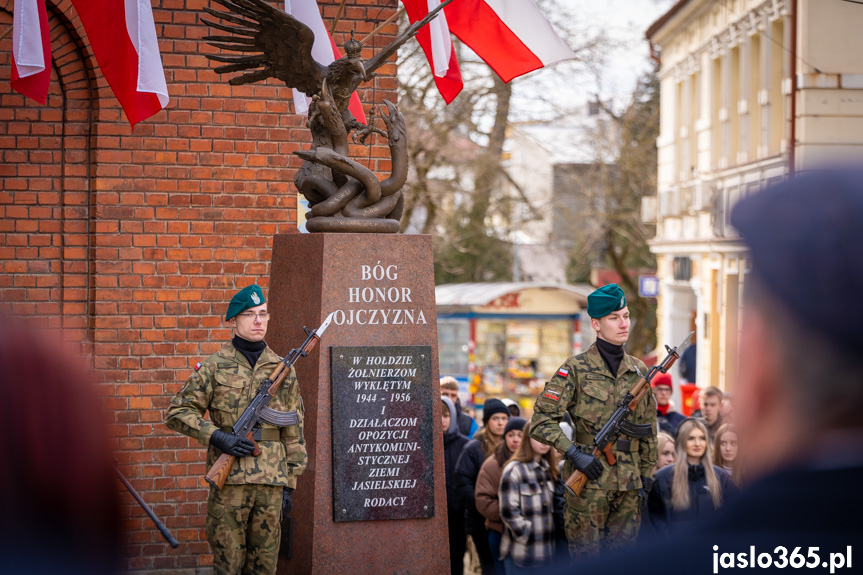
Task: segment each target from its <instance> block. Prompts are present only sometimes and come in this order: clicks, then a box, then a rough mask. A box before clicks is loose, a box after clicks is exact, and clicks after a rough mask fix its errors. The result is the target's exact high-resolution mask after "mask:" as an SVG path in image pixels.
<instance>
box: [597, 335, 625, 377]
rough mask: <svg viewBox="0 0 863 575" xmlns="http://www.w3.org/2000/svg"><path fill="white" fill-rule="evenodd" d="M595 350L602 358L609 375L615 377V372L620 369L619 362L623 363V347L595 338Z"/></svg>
mask: <svg viewBox="0 0 863 575" xmlns="http://www.w3.org/2000/svg"><path fill="white" fill-rule="evenodd" d="M596 349H597V350H598V351H599V355H601V356H602V359H603V361H605V365H607V366H608V369H609V370H610V371H611V375H613V376H614V377H617V370H618V369H620V362H621V361H623V346H622V345H614V344H613V343H608V342H607V341H605V340H604V339H600V338H596Z"/></svg>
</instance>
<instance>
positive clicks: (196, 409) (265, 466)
mask: <svg viewBox="0 0 863 575" xmlns="http://www.w3.org/2000/svg"><path fill="white" fill-rule="evenodd" d="M225 319H226V321H229V322H230V325H231V326H232V328H233V333H234V338H233V340H232V341H231V342H229V343H226V344H225V345H223V346H222V348H221V349H220V350H219V351H218V352H216V353H215V354H213V355H211V356H210V357H208V358H207V359H205V360H204V361H203V362H200V363H198V364H197V366H196V367H195V372H194V373H193V374H192V375H191V376H190V377H189V379H188V380H187V381H186V384H185V385H184V386H183V388H182V389H181V390H180V391H179V392H178V393H177V395H175V396H174V398H173V399H172V400H171V406H170V407H169V408H168V410H167V412H166V413H165V425H167V426H168V427H169V428H170V429H173V430H174V431H178V432H180V433H182V434H184V435H188V436H189V437H193V438H195V439H197V440H198V441H199V442H200V443H201V444H202V445H205V446H207V447H208V449H207V468H208V469H209V468H210V467H211V466H212V465H213V463H214V462H215V461H216V459H217V458H218V457H219V455H221V454H222V453H223V452H224V453H228V454H230V455H235V456H237V460H236V462H235V463H234V465H233V467H232V468H231V471H230V473H229V474H228V478H227V481H226V484H225V487H224V489H222V490H221V491H219V490H217V489H216V488H214V487H211V488H210V494H209V498H208V500H207V521H206V528H207V540H208V541H209V542H210V547H211V549H212V551H213V570H214V572H215V573H216V574H217V575H221V574H238V573H243V574H256V575H257V574H261V573H275V572H276V563H277V559H278V551H279V541H280V536H281V527H280V522H281V516H282V513H283V509H284V513H287V512H288V511H289V510H290V502H291V493H292V492H293V490H294V488H295V487H296V484H297V476H298V475H300V474H301V473H302V472H303V470H304V469H305V467H306V446H305V441H304V440H303V427H302V420H303V417H302V416H303V407H302V400H301V399H300V390H299V385H298V383H297V377H296V373H295V372H294V369H293V368H291V372H290V374H289V376H288V377H287V378H286V379H285V381H284V383H283V384H282V386H281V387H280V388H279V391H278V393H277V394H276V396H275V397H274V398H273V399H272V400H271V401H270V404H269V407H270V408H272V409H274V410H276V411H285V412H287V411H292V410H296V411H297V414H298V415H299V416H300V424H299V425H298V426H288V427H282V428H279V427H275V426H272V425H269V424H267V423H265V424H264V425H263V427H262V428H261V429H260V431H259V434H260V439H259V438H258V434H256V435H255V440H256V441H257V444H258V446H259V447H260V448H261V451H262V453H261V454H260V455H259V456H258V457H251V456H250V454H251V452H252V450H253V448H254V445H253V444H252V442H251V441H249V440H247V439H244V438H240V437H238V436H236V435H232V434H230V431H231V429H232V427H233V425H234V424H235V423H236V421H237V419H239V417H240V415H242V413H243V411H244V410H245V409H246V407H247V406H248V405H249V403H250V402H251V401H252V399H253V398H254V397H255V394H256V393H257V391H258V389H259V388H260V384H261V382H262V381H263V380H264V379H266V378H267V377H268V376H269V375H270V373H272V371H273V370H274V369H275V368H276V366H277V365H278V363H279V361H280V358H279V356H277V355H276V354H275V353H274V352H273V350H271V349H270V348H269V347H268V346H267V345H266V343H265V342H264V336H265V335H266V332H267V322H268V320H269V314H268V312H267V305H266V301H265V300H264V294H263V292H262V291H261V288H260V287H259V286H257V285H251V286H248V287H246V288H244V289H243V290H241V291H240V292H239V293H237V294H236V295H235V296H234V297H233V299H232V300H231V303H230V305H229V306H228V312H227V314H226V315H225ZM207 411H209V413H210V416H209V417H210V420H209V421H208V420H206V419H204V413H206V412H207Z"/></svg>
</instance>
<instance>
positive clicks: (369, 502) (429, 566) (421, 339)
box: [267, 234, 450, 575]
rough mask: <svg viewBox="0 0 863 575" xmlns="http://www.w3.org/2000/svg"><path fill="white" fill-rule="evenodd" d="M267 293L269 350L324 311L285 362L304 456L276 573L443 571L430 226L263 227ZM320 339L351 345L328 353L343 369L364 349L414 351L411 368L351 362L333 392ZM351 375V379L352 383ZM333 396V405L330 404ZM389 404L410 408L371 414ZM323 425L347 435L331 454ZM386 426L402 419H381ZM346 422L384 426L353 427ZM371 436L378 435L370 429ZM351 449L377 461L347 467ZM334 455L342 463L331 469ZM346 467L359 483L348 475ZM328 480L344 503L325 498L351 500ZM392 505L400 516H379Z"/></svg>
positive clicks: (445, 543) (389, 353)
mask: <svg viewBox="0 0 863 575" xmlns="http://www.w3.org/2000/svg"><path fill="white" fill-rule="evenodd" d="M268 304H269V306H268V307H269V310H270V314H271V318H272V319H271V320H270V326H269V332H268V335H267V342H268V343H269V345H270V347H271V348H273V349H274V350H276V351H277V352H278V353H281V354H285V353H287V351H288V350H289V349H290V348H291V347H293V346H296V345H299V343H300V342H301V341H302V337H303V334H302V332H301V331H300V327H301V326H303V325H305V326H308V327H309V328H314V327H315V326H318V325H320V324H321V322H322V321H323V319H324V318H325V317H326V316H327V315H328V314H329V313H331V312H335V316H334V321H333V323H332V324H331V325H330V327H329V328H328V329H327V331H326V333H325V334H324V336H323V338H322V340H321V342H320V343H319V345H318V347H317V348H316V349H315V350H313V351H312V352H311V354H310V355H309V357H307V358H304V359H301V360H299V361H298V362H297V364H296V370H297V376H298V378H299V382H300V391H301V394H302V397H303V402H304V406H305V420H304V436H305V442H306V449H307V450H308V456H309V462H308V466H307V468H306V471H305V473H304V474H303V475H302V476H301V477H300V478H299V480H298V483H297V489H296V491H295V493H294V507H293V511H292V513H291V516H292V518H293V529H292V537H293V545H292V554H293V556H292V557H290V558H287V557H285V556H284V554H283V556H282V557H280V559H279V569H278V572H279V573H282V574H291V575H296V574H300V573H315V574H321V575H324V574H326V575H330V574H338V573H351V574H363V573H368V574H375V575H379V574H396V573H398V574H429V575H431V574H434V575H438V574H441V573H447V572H449V568H450V567H449V565H450V563H449V539H448V529H447V506H446V485H445V476H444V457H443V441H442V438H443V430H442V429H441V402H440V401H439V397H440V388H439V375H438V354H437V321H436V312H435V292H434V266H433V262H432V243H431V237H430V236H407V235H400V234H396V235H388V234H285V235H278V236H275V238H274V240H273V254H272V266H271V271H270V288H269V294H268ZM388 346H411V347H404V349H405V350H407V351H405V353H404V354H403V355H398V354H397V353H395V352H393V350H392V349H390V348H389V347H388ZM334 347H336V348H339V350H340V351H339V353H340V354H345V353H348V352H353V351H354V350H352V349H351V348H356V351H355V355H356V356H355V357H354V356H351V357H350V358H345V357H344V356H342V357H341V358H336V360H335V361H337V362H342V364H341V365H340V369H341V372H340V373H342V374H343V375H344V374H346V373H348V371H350V365H351V363H350V361H353V362H355V363H356V364H357V365H359V364H360V362H362V363H363V364H364V365H363V367H366V366H365V364H368V365H372V360H371V359H369V358H370V357H371V356H374V355H375V352H376V350H377V351H381V350H385V351H386V353H385V354H383V355H384V356H385V357H387V358H390V357H393V359H387V360H383V361H389V362H390V363H405V362H411V361H414V360H417V361H419V359H420V358H422V364H423V365H424V366H425V367H424V368H423V369H421V370H419V371H417V370H414V371H411V370H410V369H407V370H405V369H404V368H405V367H408V368H412V366H411V365H408V366H404V365H400V366H399V368H398V369H390V367H391V366H387V365H384V366H383V367H384V368H386V369H378V371H368V372H363V373H353V372H351V377H352V378H353V379H350V381H348V382H347V383H348V385H345V384H344V383H345V382H344V381H343V382H342V383H341V384H340V386H339V387H338V388H337V394H339V395H338V396H337V397H335V398H334V396H333V389H332V385H331V383H332V379H331V366H332V365H333V364H332V363H331V362H332V361H334V360H333V358H332V357H331V352H332V348H334ZM393 349H395V348H393ZM341 350H347V351H341ZM366 352H368V353H366ZM426 353H428V354H429V355H430V362H429V361H428V360H429V358H427V357H426V356H425V354H426ZM377 355H381V354H377ZM414 356H416V357H414ZM399 358H402V359H399ZM349 360H350V361H349ZM373 367H374V368H379V367H380V365H378V364H375V365H373ZM370 369H371V368H370ZM346 370H347V371H346ZM400 374H402V375H403V374H409V376H405V377H400ZM390 376H392V377H390ZM339 377H342V376H339ZM344 377H347V376H346V375H344ZM357 378H359V379H357ZM363 378H365V379H363ZM369 378H371V379H369ZM375 378H377V381H376V380H375ZM345 381H347V380H345ZM361 385H364V386H365V387H364V388H362V390H361V389H360V387H361ZM352 390H356V391H355V392H354V391H352ZM372 392H373V393H372ZM408 394H410V395H409V396H408ZM333 401H336V402H338V403H339V409H337V410H336V412H334V410H333ZM400 401H402V402H405V401H406V402H407V403H398V402H400ZM343 402H344V403H343ZM411 402H412V403H411ZM348 405H350V407H349V408H348V407H346V406H348ZM343 407H345V409H348V411H345V409H342V408H343ZM370 409H372V410H378V409H379V410H380V412H381V416H380V417H378V416H377V411H375V414H376V415H375V417H369V416H368V415H367V413H369V410H370ZM399 409H401V412H399V411H398V410H399ZM406 409H407V412H406V411H405V410H406ZM350 410H365V412H363V413H364V414H360V412H359V411H350ZM387 410H390V411H389V412H387ZM394 413H402V414H404V413H409V414H413V416H412V417H395V416H393V417H391V418H390V419H384V418H385V417H390V415H392V414H394ZM345 414H347V415H345ZM358 414H360V415H358ZM429 414H430V418H431V420H432V421H431V422H429V421H428V418H429ZM334 416H337V417H334ZM359 417H362V419H360V418H359ZM336 425H338V426H339V427H338V431H339V432H340V434H341V435H340V436H341V437H353V436H351V435H350V434H351V433H356V434H357V435H356V436H355V441H356V443H351V445H341V444H340V445H337V446H335V447H336V452H335V454H334V449H333V448H334V446H333V426H336ZM394 425H395V426H398V425H404V426H407V427H403V428H398V427H390V426H394ZM354 428H357V429H359V428H361V429H363V430H367V431H371V432H376V431H382V430H383V431H386V433H363V434H360V433H361V432H358V431H356V430H355V429H354ZM346 434H347V435H346ZM337 435H339V434H337ZM381 437H383V438H384V439H383V440H379V439H378V438H381ZM388 437H389V439H392V441H388V439H387V438H388ZM376 440H377V441H378V443H375V441H376ZM380 441H383V443H381V442H380ZM356 451H362V452H363V453H371V452H375V453H386V454H387V458H386V459H362V460H360V464H359V465H366V467H362V468H360V467H358V466H357V465H355V464H354V463H353V462H355V461H357V460H356V459H351V458H354V457H355V455H356V453H355V452H356ZM334 455H335V456H336V459H334ZM369 461H373V462H375V463H374V464H369V463H368V462H369ZM334 463H338V466H337V467H338V468H339V469H348V470H350V471H351V473H347V472H345V473H344V474H343V475H342V476H340V477H334ZM345 465H348V467H345ZM358 473H359V475H358ZM358 477H359V478H360V479H362V480H361V481H357V479H358ZM381 477H384V478H385V479H379V478H381ZM412 478H413V479H412ZM334 486H336V487H337V488H338V491H339V493H343V494H347V495H350V497H348V496H345V497H344V498H343V500H344V501H347V502H348V503H347V504H344V505H340V506H339V507H349V506H353V507H352V508H351V509H338V510H336V509H335V508H334V504H333V502H334V494H335V491H336V490H334ZM411 501H414V503H415V504H414V505H413V506H411V505H408V504H409V503H411ZM416 501H419V503H416ZM370 506H375V509H374V513H369V509H365V508H368V507H370ZM396 506H398V508H397V507H396ZM390 507H391V511H388V509H390ZM413 509H417V511H416V512H415V511H412V510H413ZM340 514H341V515H340ZM405 515H410V516H411V517H410V518H399V519H394V518H393V519H389V518H387V517H404V516H405ZM418 515H422V516H418ZM346 518H347V519H346ZM368 518H373V519H371V520H369V519H368ZM336 519H339V520H338V521H337V520H336Z"/></svg>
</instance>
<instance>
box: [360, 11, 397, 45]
mask: <svg viewBox="0 0 863 575" xmlns="http://www.w3.org/2000/svg"><path fill="white" fill-rule="evenodd" d="M404 12H405V9H404V8H401V9H400V10H399V11H398V12H396V13H395V14H393V15H392V16H390V17H389V18H387V19H386V20H384V21H383V22H382V23H381V25H380V26H378V27H377V28H375V29H374V30H372V31H371V32H369V35H368V36H366V37H365V38H363V39H362V40H360V42H361V43H362V44H363V45H365V43H366V42H367V41H368V39H369V38H371V37H372V36H374V35H375V34H377V33H378V32H380V31H381V28H383V27H384V26H386V25H387V24H390V23H391V22H393V21H394V20H396V19H398V17H399V16H401V15H402V14H404Z"/></svg>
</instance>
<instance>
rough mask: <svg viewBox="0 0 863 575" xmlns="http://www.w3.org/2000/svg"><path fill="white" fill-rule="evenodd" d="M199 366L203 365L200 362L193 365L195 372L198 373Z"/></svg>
mask: <svg viewBox="0 0 863 575" xmlns="http://www.w3.org/2000/svg"><path fill="white" fill-rule="evenodd" d="M201 365H203V364H202V363H201V362H200V361H199V362H198V363H196V364H195V371H198V370H199V369H201Z"/></svg>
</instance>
